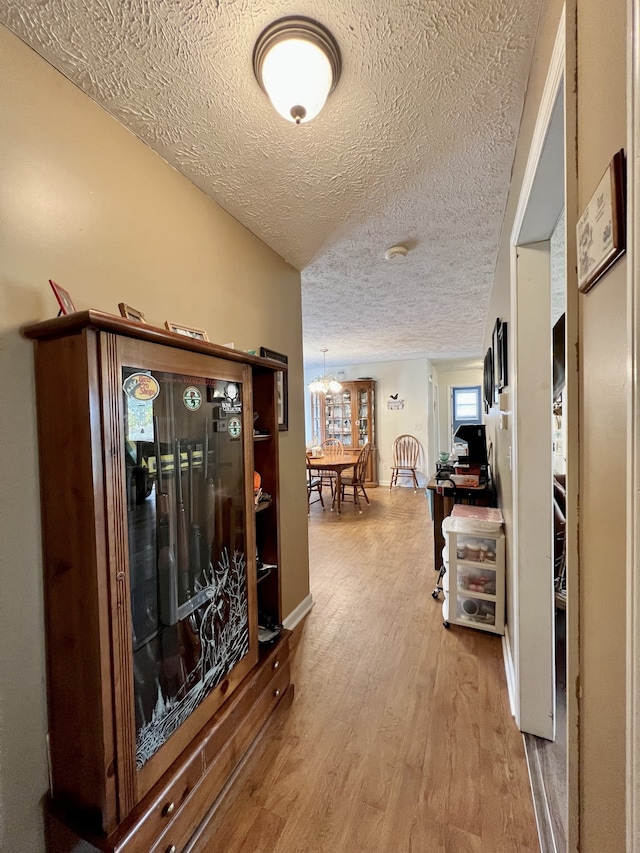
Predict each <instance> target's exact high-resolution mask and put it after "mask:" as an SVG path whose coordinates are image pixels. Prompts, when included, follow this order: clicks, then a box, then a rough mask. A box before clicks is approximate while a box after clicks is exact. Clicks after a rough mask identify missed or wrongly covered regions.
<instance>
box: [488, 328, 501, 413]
mask: <svg viewBox="0 0 640 853" xmlns="http://www.w3.org/2000/svg"><path fill="white" fill-rule="evenodd" d="M500 326H501V322H500V318H499V317H498V319H497V320H496V322H495V323H494V326H493V332H492V334H491V362H492V366H493V393H492V395H491V404H492V405H493V403H497V402H498V394H499V393H500ZM489 408H491V406H490V407H489Z"/></svg>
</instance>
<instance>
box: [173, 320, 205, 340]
mask: <svg viewBox="0 0 640 853" xmlns="http://www.w3.org/2000/svg"><path fill="white" fill-rule="evenodd" d="M164 327H165V329H168V330H169V331H170V332H175V333H176V334H177V335H184V336H185V337H187V338H195V339H196V340H197V341H208V340H209V336H208V335H207V333H206V332H205V330H204V329H194V328H192V327H191V326H179V325H178V324H177V323H170V322H169V321H168V320H165V324H164Z"/></svg>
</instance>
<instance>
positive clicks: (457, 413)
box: [451, 385, 482, 435]
mask: <svg viewBox="0 0 640 853" xmlns="http://www.w3.org/2000/svg"><path fill="white" fill-rule="evenodd" d="M480 401H481V397H480V386H479V385H467V386H464V387H459V388H452V389H451V412H452V417H451V422H452V427H453V433H454V435H455V431H456V430H457V429H458V427H459V426H460V425H461V424H479V423H481V422H482V418H481V414H480Z"/></svg>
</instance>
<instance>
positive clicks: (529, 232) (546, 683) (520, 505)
mask: <svg viewBox="0 0 640 853" xmlns="http://www.w3.org/2000/svg"><path fill="white" fill-rule="evenodd" d="M564 73H565V11H564V8H563V10H562V13H561V16H560V21H559V24H558V30H557V34H556V40H555V44H554V48H553V53H552V56H551V61H550V65H549V70H548V73H547V79H546V81H545V86H544V91H543V96H542V101H541V104H540V109H539V112H538V117H537V120H536V125H535V129H534V133H533V138H532V142H531V147H530V151H529V157H528V160H527V166H526V169H525V174H524V179H523V182H522V187H521V192H520V197H519V200H518V206H517V209H516V215H515V218H514V224H513V229H512V232H511V328H510V329H509V336H510V342H509V343H510V351H511V352H512V354H513V355H512V358H513V362H514V370H513V372H512V376H513V377H514V379H513V393H512V409H513V416H514V424H515V425H516V428H515V429H514V430H513V434H512V466H511V467H512V478H513V519H514V522H513V527H512V536H511V543H510V549H511V565H512V566H513V567H514V584H513V614H514V619H515V624H513V625H511V626H510V652H511V662H512V666H513V680H514V696H513V704H514V710H515V718H516V722H517V724H518V726H519V728H521V729H523V730H526V731H529V732H531V733H532V734H537V735H541V736H543V737H547V738H553V735H554V720H553V711H554V704H555V695H554V689H553V670H552V667H553V619H552V617H553V589H552V584H553V573H552V572H551V571H550V572H549V583H550V584H551V590H546V589H545V588H544V583H545V582H544V581H543V580H542V578H541V583H540V584H538V585H537V587H536V584H535V579H534V580H533V586H530V583H531V580H532V579H531V576H530V575H531V572H532V571H537V570H535V569H534V568H533V567H534V565H535V560H530V559H529V558H530V556H531V555H530V554H529V553H528V552H525V551H524V550H523V545H525V541H526V542H529V543H530V542H531V538H530V537H529V538H528V540H525V537H526V530H527V521H528V517H527V515H526V513H527V510H528V503H529V495H528V494H527V492H526V482H527V481H526V477H525V476H523V474H522V473H521V472H523V471H526V470H527V469H526V467H522V466H523V463H524V464H525V465H526V462H527V452H528V450H529V448H527V447H525V446H524V445H522V443H521V441H520V439H519V436H518V433H519V432H520V431H521V429H522V428H523V427H524V426H525V424H526V415H527V408H528V402H529V401H528V398H527V396H526V394H525V389H524V387H522V386H521V387H520V388H519V378H518V377H519V376H520V381H521V380H522V379H523V370H524V367H525V363H526V360H525V358H524V356H525V353H524V352H522V356H523V358H522V359H521V361H520V363H519V359H518V350H519V349H520V347H519V345H518V341H519V340H521V339H522V340H524V337H525V333H526V329H525V327H524V324H523V326H522V328H519V325H518V310H517V306H518V303H519V299H521V298H522V293H520V292H519V273H520V275H522V273H523V272H524V273H525V275H526V270H525V266H523V261H522V260H521V261H520V262H519V260H518V252H519V247H521V246H522V244H523V243H525V242H526V243H534V242H539V241H542V240H544V239H545V238H546V239H548V237H549V236H550V233H551V231H550V230H549V231H548V232H547V233H546V234H542V233H540V234H539V235H536V234H535V228H534V229H532V227H531V226H530V224H529V223H528V220H529V222H530V219H531V217H530V213H531V208H532V202H533V201H534V200H535V198H534V196H535V191H536V178H537V177H539V175H540V172H541V168H540V167H541V164H542V163H543V160H544V156H545V146H546V145H547V142H548V139H549V136H550V134H549V130H550V127H551V125H552V122H553V121H554V116H556V117H557V116H558V111H557V105H558V98H559V97H560V96H561V93H562V88H563V83H564ZM562 136H563V143H564V133H563V134H562ZM563 166H564V157H563ZM543 219H544V217H543ZM547 224H548V223H547ZM521 254H522V253H521ZM524 254H527V253H526V252H525V253H524ZM529 261H531V262H532V263H533V265H534V267H535V266H537V265H538V261H537V260H536V259H535V256H534V255H532V256H531V257H530V258H527V259H526V261H524V263H525V264H528V263H529ZM519 267H520V269H519ZM521 281H522V279H521ZM550 325H551V316H550V313H549V321H548V326H549V337H550V336H551V329H550ZM550 379H551V377H550V371H549V382H550ZM548 402H549V405H548V411H549V418H548V420H549V424H548V433H549V436H548V438H549V440H548V452H549V456H550V455H551V394H550V393H549V401H548ZM520 438H522V436H520ZM536 444H537V447H538V449H540V448H542V446H543V445H542V443H539V442H536ZM543 452H544V451H543ZM534 464H535V463H534ZM538 464H541V460H540V461H539V462H538ZM530 466H531V463H530V464H529V467H530ZM548 501H549V512H548V516H547V521H544V520H543V522H542V523H543V524H544V525H545V529H546V527H547V524H548V530H547V532H549V537H548V538H549V542H548V543H546V542H544V543H543V547H542V549H541V550H540V554H539V558H540V560H541V561H542V562H543V563H546V565H549V562H550V559H551V553H552V552H551V548H552V541H551V536H552V530H551V519H552V515H551V462H550V460H549V487H548ZM545 512H546V509H545V508H542V509H541V512H540V517H541V518H542V519H544V515H545ZM545 550H546V551H547V557H548V559H546V558H545V553H544V552H545ZM521 585H522V589H521V588H520V587H521ZM525 588H526V589H527V597H526V598H525V595H524V591H525ZM532 588H533V589H534V590H536V589H537V592H536V595H537V601H538V602H539V604H538V605H537V604H536V602H534V601H532V600H531V599H530V598H529V596H530V594H531V589H532ZM547 596H549V598H548V599H547ZM532 606H533V607H536V606H540V607H541V608H542V612H541V613H540V616H541V618H542V619H543V620H544V623H545V625H547V624H548V626H549V637H548V642H549V644H548V646H547V648H546V649H545V651H544V655H543V657H544V667H547V666H549V662H550V663H551V670H550V672H549V675H550V678H545V677H544V676H543V677H542V685H541V687H542V689H541V691H539V692H538V693H537V694H536V693H535V691H533V690H532V689H531V686H532V685H531V682H530V680H529V679H528V676H529V675H533V677H536V676H537V677H540V674H541V672H542V670H539V671H538V672H537V673H535V672H533V673H530V672H529V671H528V668H527V665H523V660H524V659H525V658H527V660H528V661H531V660H532V659H535V656H534V655H533V652H534V649H532V648H531V643H532V639H533V637H534V635H535V630H536V628H535V625H534V624H533V619H532V614H531V608H532ZM539 633H541V632H539Z"/></svg>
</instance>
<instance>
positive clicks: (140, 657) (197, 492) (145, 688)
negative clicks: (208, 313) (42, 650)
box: [122, 367, 249, 768]
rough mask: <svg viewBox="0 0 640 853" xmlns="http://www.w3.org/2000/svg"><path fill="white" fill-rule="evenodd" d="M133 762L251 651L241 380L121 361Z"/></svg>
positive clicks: (163, 737)
mask: <svg viewBox="0 0 640 853" xmlns="http://www.w3.org/2000/svg"><path fill="white" fill-rule="evenodd" d="M122 386H123V412H124V438H125V467H126V472H125V473H126V485H127V519H128V534H129V572H130V589H131V616H132V640H133V678H134V700H135V719H136V763H137V766H138V768H140V767H142V766H143V764H144V763H145V762H146V761H147V760H148V759H149V758H150V757H151V756H152V755H153V754H154V753H155V752H156V751H157V750H158V749H159V748H160V747H161V746H162V744H163V743H165V741H166V740H167V738H169V737H170V735H171V734H172V733H173V732H174V731H176V729H177V728H178V727H179V726H180V725H182V723H183V722H184V721H185V720H186V719H187V718H188V716H189V715H190V714H191V713H192V712H193V711H194V709H195V708H197V707H198V705H199V704H200V703H201V702H202V701H203V700H204V699H205V697H206V696H207V695H208V694H209V693H210V691H211V690H212V689H213V688H214V687H216V685H218V684H219V683H220V682H221V681H222V680H223V679H224V678H225V676H226V675H227V674H228V673H229V672H230V671H231V670H232V669H233V667H234V666H235V665H236V664H237V663H239V661H240V660H242V658H243V657H244V656H245V655H246V654H248V652H249V605H248V597H247V565H246V556H245V555H246V541H245V528H246V525H245V517H244V516H245V497H244V456H243V445H242V388H241V385H240V384H239V383H232V382H227V381H226V380H212V379H206V380H205V379H197V378H194V377H192V376H182V375H179V374H171V373H163V372H160V371H138V370H136V369H135V368H130V367H126V368H123V375H122Z"/></svg>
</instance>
